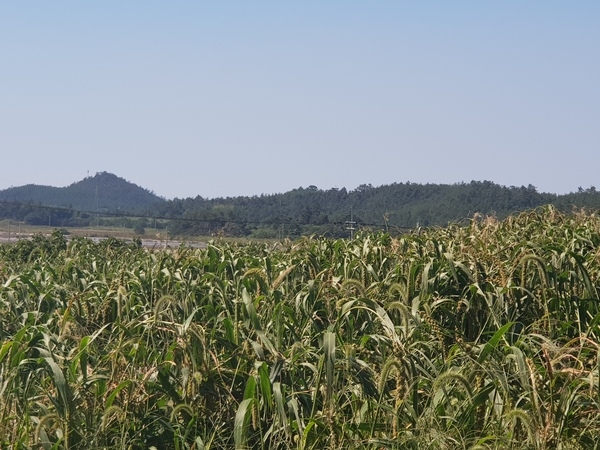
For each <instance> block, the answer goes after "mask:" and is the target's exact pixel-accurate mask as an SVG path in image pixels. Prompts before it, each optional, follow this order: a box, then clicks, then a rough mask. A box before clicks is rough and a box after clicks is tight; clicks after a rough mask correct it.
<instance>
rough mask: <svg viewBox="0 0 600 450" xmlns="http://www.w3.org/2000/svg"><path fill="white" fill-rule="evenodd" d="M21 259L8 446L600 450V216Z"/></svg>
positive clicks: (5, 277) (9, 344) (67, 248)
mask: <svg viewBox="0 0 600 450" xmlns="http://www.w3.org/2000/svg"><path fill="white" fill-rule="evenodd" d="M20 245H22V246H23V248H21V249H20V251H16V250H15V247H14V246H4V247H0V338H1V347H0V448H15V449H16V448H40V447H41V448H44V449H53V448H56V449H77V448H82V449H83V448H85V449H93V448H131V449H137V448H140V449H141V448H152V447H154V448H160V449H165V448H167V449H168V448H172V449H196V450H197V449H230V448H236V449H245V448H253V449H288V448H294V449H329V448H331V449H334V448H336V449H337V448H350V449H373V450H375V449H405V448H406V449H411V448H413V449H427V448H429V449H455V448H472V449H475V448H481V449H497V448H503V449H511V448H514V449H521V448H529V449H555V448H563V449H570V448H573V449H575V448H594V447H596V446H597V445H598V439H599V438H598V436H600V389H599V386H598V384H599V382H600V378H599V376H600V360H599V355H600V342H599V338H600V336H599V333H600V328H599V323H600V314H599V313H600V309H599V307H600V305H599V299H598V288H599V286H598V280H599V272H600V261H599V258H600V219H599V218H598V217H596V216H594V215H587V214H574V215H564V214H561V213H559V212H557V211H556V210H555V209H553V208H551V207H548V208H544V209H540V210H536V211H530V212H526V213H522V214H520V215H518V216H514V217H509V218H507V219H506V220H503V221H497V220H495V219H489V218H481V217H475V218H473V220H472V221H471V222H470V223H469V224H468V225H466V226H458V225H456V226H450V227H448V228H444V229H423V230H416V231H414V232H413V233H410V234H405V235H403V236H400V237H398V238H391V237H390V236H389V235H386V234H361V235H359V236H358V237H357V238H356V239H354V240H352V241H349V240H328V239H323V238H304V239H302V240H299V241H295V242H287V243H284V244H256V243H254V244H250V245H241V244H235V243H222V242H217V243H211V244H209V245H208V247H207V248H205V249H190V248H184V247H181V248H177V249H165V250H147V249H143V248H140V247H139V246H136V245H129V244H125V243H123V242H122V241H118V240H114V239H111V240H108V241H104V242H102V243H100V244H94V243H93V242H91V241H89V240H87V239H82V238H76V239H73V240H72V241H70V242H69V243H66V241H64V240H61V239H60V236H58V235H56V236H54V237H53V238H51V239H48V240H44V239H43V238H39V239H38V240H37V241H34V242H33V244H28V245H30V247H25V245H26V244H20ZM38 249H42V250H38Z"/></svg>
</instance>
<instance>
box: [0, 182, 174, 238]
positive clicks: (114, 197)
mask: <svg viewBox="0 0 600 450" xmlns="http://www.w3.org/2000/svg"><path fill="white" fill-rule="evenodd" d="M0 202H3V203H0V218H7V219H13V220H19V221H23V222H26V223H29V224H31V225H43V224H48V222H49V218H50V223H51V224H52V222H54V225H55V226H85V225H86V224H88V223H89V221H86V220H87V219H89V214H81V213H77V212H74V211H73V210H77V211H86V212H88V213H89V212H102V213H116V212H144V213H145V212H147V211H148V209H149V208H150V207H151V206H153V205H155V204H157V203H161V202H164V199H162V198H161V197H158V196H157V195H155V194H154V193H152V192H150V191H148V190H147V189H144V188H141V187H139V186H138V185H136V184H133V183H130V182H129V181H126V180H124V179H123V178H119V177H117V176H116V175H113V174H111V173H107V172H101V173H97V174H96V175H95V176H93V177H87V178H84V179H83V180H81V181H78V182H76V183H73V184H71V185H69V186H67V187H62V188H58V187H52V186H38V185H35V184H29V185H26V186H19V187H12V188H9V189H5V190H2V191H0ZM39 205H43V206H50V207H59V208H62V210H61V209H48V208H39V207H38V206H39ZM52 219H54V220H52Z"/></svg>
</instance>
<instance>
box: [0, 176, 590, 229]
mask: <svg viewBox="0 0 600 450" xmlns="http://www.w3.org/2000/svg"><path fill="white" fill-rule="evenodd" d="M7 201H8V203H6V202H7ZM14 202H20V203H19V204H15V203H14ZM23 202H25V204H22V203H23ZM550 204H551V205H554V206H555V207H556V208H558V209H559V210H560V211H563V212H570V211H572V210H573V208H574V207H578V208H581V207H586V208H588V209H591V210H594V209H600V193H598V192H596V189H595V188H593V187H591V188H589V189H585V190H584V189H582V188H579V190H578V191H577V192H576V193H571V194H567V195H555V194H547V193H540V192H538V191H537V190H536V188H535V187H534V186H531V185H530V186H527V187H525V186H521V187H514V186H513V187H505V186H500V185H497V184H495V183H492V182H489V181H472V182H470V183H458V184H452V185H441V184H415V183H394V184H390V185H384V186H379V187H373V186H371V185H361V186H359V187H358V188H356V189H355V190H352V191H347V190H346V189H343V188H342V189H329V190H321V189H318V188H317V187H315V186H309V187H308V188H298V189H294V190H292V191H289V192H286V193H281V194H271V195H260V196H253V197H228V198H215V199H207V198H203V197H201V196H198V197H196V198H187V199H174V200H164V199H161V198H159V197H157V196H155V195H154V194H152V193H151V192H149V191H147V190H145V189H142V188H140V187H139V186H136V185H134V184H132V183H129V182H127V181H125V180H123V179H121V178H119V177H117V176H115V175H112V174H108V173H101V174H97V175H96V176H94V177H89V178H86V179H84V180H82V181H80V182H78V183H74V184H73V185H71V186H69V187H67V188H49V187H42V186H33V185H31V186H23V187H20V188H11V189H7V190H5V191H0V219H11V220H15V221H20V222H25V223H28V224H32V225H44V224H50V225H51V226H54V227H70V226H80V227H84V226H88V225H91V224H94V225H103V224H104V225H116V226H120V227H128V228H135V229H136V230H138V231H139V232H140V233H143V230H144V228H147V227H151V226H152V227H154V228H156V224H157V222H156V219H157V218H158V219H161V218H162V219H163V220H159V222H158V224H159V227H162V228H165V227H166V228H168V230H169V234H170V235H183V236H185V235H202V236H210V235H224V236H237V237H246V236H247V237H252V238H283V237H291V238H296V237H299V236H301V235H311V234H319V235H324V236H329V237H346V236H348V234H349V233H348V231H347V228H348V227H349V225H348V224H346V222H348V221H354V222H356V225H355V227H357V228H365V227H367V228H370V229H375V230H385V231H388V232H392V233H394V232H396V231H400V230H402V229H404V228H415V227H417V226H446V225H448V224H449V223H452V222H459V221H462V220H465V219H466V218H469V217H473V215H474V214H475V213H480V214H483V215H494V216H495V217H497V218H498V219H503V218H505V217H507V216H508V215H510V214H513V213H518V212H520V211H524V210H528V209H532V208H536V207H539V206H542V205H550ZM48 206H50V207H52V206H61V207H63V208H61V209H56V208H49V207H48ZM82 211H83V212H82ZM128 215H129V216H132V215H133V216H137V217H129V218H128V217H125V216H128ZM115 216H117V217H115ZM142 216H143V217H142Z"/></svg>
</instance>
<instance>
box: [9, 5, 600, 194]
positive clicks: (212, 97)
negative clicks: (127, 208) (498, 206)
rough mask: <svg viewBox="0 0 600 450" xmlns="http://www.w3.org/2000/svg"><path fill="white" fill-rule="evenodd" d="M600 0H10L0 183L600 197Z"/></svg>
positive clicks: (167, 190)
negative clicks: (443, 189) (427, 187)
mask: <svg viewBox="0 0 600 450" xmlns="http://www.w3.org/2000/svg"><path fill="white" fill-rule="evenodd" d="M599 21H600V3H598V2H594V1H581V2H576V3H564V2H558V1H543V2H542V1H532V2H527V3H523V2H518V1H512V0H508V1H506V2H501V3H487V2H486V3H482V2H476V1H460V2H453V3H448V2H442V1H432V2H427V3H408V2H396V1H383V0H380V1H377V0H376V1H373V2H368V3H366V2H355V1H345V2H340V1H332V2H317V1H306V2H302V3H297V4H288V3H285V4H283V3H278V2H272V1H257V2H240V1H233V2H227V3H225V2H219V3H203V2H193V1H181V2H178V3H164V2H157V1H147V2H139V1H132V2H126V3H124V2H116V1H107V2H102V3H91V2H90V3H87V2H86V3H81V2H74V1H65V2H61V3H59V4H57V3H48V2H41V1H32V2H26V3H25V2H12V3H4V4H2V5H0V55H2V58H3V67H4V68H5V70H3V71H0V123H1V125H0V147H1V148H2V162H3V166H4V167H5V169H4V170H3V171H2V176H1V177H0V189H6V188H8V187H10V186H21V185H26V184H39V185H48V186H56V187H64V186H68V185H69V184H72V183H73V182H76V181H79V180H81V179H83V178H84V177H85V176H86V175H88V172H89V174H90V175H93V174H95V173H97V172H103V171H106V172H110V173H114V174H116V175H118V176H119V177H122V178H124V179H126V180H128V181H130V182H132V183H135V184H137V185H139V186H141V187H144V188H146V189H149V190H152V191H154V192H155V193H156V194H157V195H160V196H162V197H165V198H175V197H178V198H187V197H195V196H197V195H200V196H202V197H205V198H216V197H227V196H240V195H248V196H252V195H260V194H273V193H279V192H287V191H289V190H292V189H295V188H298V187H300V186H303V187H307V186H310V185H315V186H317V187H319V188H320V189H331V188H339V189H341V188H342V187H345V188H346V189H348V190H352V189H355V188H356V187H357V186H359V185H361V184H372V185H373V186H380V185H384V184H392V183H406V182H407V181H410V182H411V183H413V182H414V183H421V184H426V183H432V184H454V183H460V182H466V183H468V182H470V181H471V180H477V181H483V180H489V181H492V182H494V183H497V184H499V185H503V186H522V185H523V186H527V185H529V184H532V185H534V186H536V188H537V190H538V191H539V192H549V193H556V194H564V193H568V192H575V191H577V189H578V187H579V186H582V187H584V188H587V187H590V186H593V185H598V184H600V182H599V181H598V177H597V175H596V172H597V170H596V167H597V166H598V165H599V164H600V149H599V148H598V143H599V142H600V127H599V126H598V124H599V123H600V83H599V82H598V80H600V58H598V55H599V54H600V27H598V23H599Z"/></svg>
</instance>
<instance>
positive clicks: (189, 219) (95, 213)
mask: <svg viewBox="0 0 600 450" xmlns="http://www.w3.org/2000/svg"><path fill="white" fill-rule="evenodd" d="M0 205H9V206H17V207H22V208H34V209H44V210H51V211H59V212H65V213H71V214H73V213H75V214H88V215H91V216H96V217H115V218H136V219H154V220H168V221H175V222H190V223H206V224H225V223H232V224H236V225H277V226H282V225H297V226H319V225H318V224H314V223H303V222H299V221H294V220H292V221H289V220H288V221H285V220H240V219H231V218H211V219H205V218H194V217H169V216H159V215H147V214H146V215H145V214H137V213H129V212H127V213H125V212H110V211H105V212H101V211H90V210H82V209H75V208H67V207H63V206H50V205H42V204H32V203H21V202H11V201H7V200H0ZM350 219H351V220H350V221H344V222H342V221H333V222H327V223H326V224H323V225H330V226H340V227H346V230H350V232H351V235H353V231H356V230H358V226H360V227H368V228H381V229H386V224H381V223H368V222H360V223H359V222H357V221H355V220H353V212H352V210H351V213H350ZM350 227H351V228H350ZM392 228H394V229H397V230H412V227H401V226H392Z"/></svg>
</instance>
